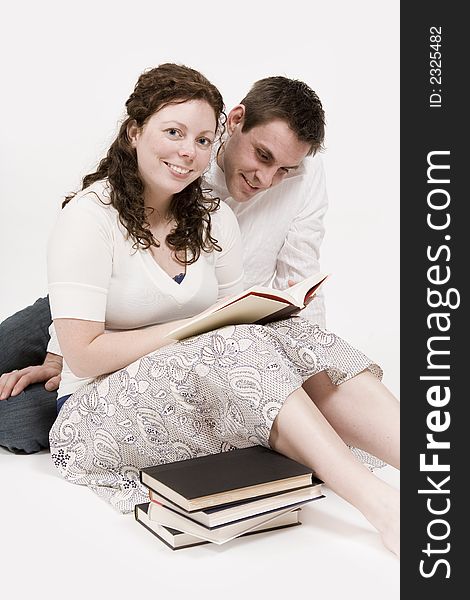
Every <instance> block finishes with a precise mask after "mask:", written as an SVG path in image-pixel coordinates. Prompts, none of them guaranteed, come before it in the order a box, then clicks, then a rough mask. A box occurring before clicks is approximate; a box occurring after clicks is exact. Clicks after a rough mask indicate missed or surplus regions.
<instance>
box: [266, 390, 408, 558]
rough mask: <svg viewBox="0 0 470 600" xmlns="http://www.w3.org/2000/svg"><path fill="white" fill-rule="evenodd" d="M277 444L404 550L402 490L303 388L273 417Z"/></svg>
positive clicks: (388, 542) (272, 441) (387, 540)
mask: <svg viewBox="0 0 470 600" xmlns="http://www.w3.org/2000/svg"><path fill="white" fill-rule="evenodd" d="M269 443H270V445H271V447H272V448H274V450H277V451H278V452H280V453H281V454H284V455H286V456H289V457H290V458H293V459H294V460H297V461H299V462H301V463H302V464H305V465H307V466H308V467H310V468H311V469H312V470H313V471H314V472H315V474H316V475H317V476H318V477H319V478H320V479H322V480H323V481H324V482H325V484H326V485H327V486H328V487H329V488H330V489H331V490H333V491H334V492H335V493H337V494H338V495H339V496H341V497H342V498H344V499H345V500H347V501H348V502H350V503H351V504H352V505H353V506H355V507H356V508H357V509H358V510H360V511H361V513H362V514H363V515H364V516H365V517H366V519H367V520H368V521H369V522H370V523H371V524H372V525H373V526H374V527H375V528H376V529H377V530H378V531H379V533H380V535H381V536H382V540H383V542H384V544H385V546H386V547H387V548H388V549H389V550H391V551H392V552H394V553H395V554H397V555H399V552H400V533H399V520H400V517H399V512H400V508H399V494H398V490H396V489H394V488H393V487H391V486H390V485H388V484H387V483H385V482H384V481H382V480H381V479H379V478H378V477H376V476H375V475H374V474H373V473H371V472H370V471H369V470H368V469H367V468H366V467H365V466H364V465H363V464H362V463H361V462H359V461H358V460H357V459H356V458H355V457H354V456H353V454H352V453H351V451H350V450H349V448H348V447H347V446H346V445H345V444H344V442H343V441H342V439H341V438H340V437H339V436H338V434H337V433H336V432H335V431H334V429H333V428H332V427H331V425H330V424H329V423H328V421H327V420H326V418H325V417H324V416H323V415H322V413H321V412H320V410H319V409H318V408H317V407H316V406H315V404H314V403H313V402H312V401H311V400H310V398H309V396H308V395H307V394H306V393H305V391H304V390H303V389H302V388H299V389H298V390H296V391H295V392H294V393H292V394H291V395H290V396H289V397H288V398H287V400H286V402H285V403H284V405H283V407H282V408H281V410H280V412H279V414H278V415H277V417H276V419H275V420H274V424H273V427H272V430H271V435H270V438H269Z"/></svg>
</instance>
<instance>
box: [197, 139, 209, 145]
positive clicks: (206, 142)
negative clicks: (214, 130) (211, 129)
mask: <svg viewBox="0 0 470 600" xmlns="http://www.w3.org/2000/svg"><path fill="white" fill-rule="evenodd" d="M198 143H199V144H200V145H201V146H210V145H211V144H212V140H210V139H209V138H206V137H202V138H199V139H198Z"/></svg>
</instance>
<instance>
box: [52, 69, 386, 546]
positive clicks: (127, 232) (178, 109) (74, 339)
mask: <svg viewBox="0 0 470 600" xmlns="http://www.w3.org/2000/svg"><path fill="white" fill-rule="evenodd" d="M126 107H127V115H128V116H127V118H126V119H125V121H124V123H123V124H122V126H121V129H120V132H119V134H118V136H117V138H116V140H115V141H114V143H113V144H112V146H111V148H110V150H109V152H108V154H107V156H106V158H104V159H103V160H102V161H101V163H100V165H99V167H98V170H97V171H96V172H95V173H92V174H90V175H87V176H86V177H85V178H84V180H83V187H82V191H81V192H79V193H78V194H76V195H74V196H72V197H69V198H68V199H67V201H66V203H64V204H65V208H64V210H63V211H62V213H61V215H60V217H59V220H58V223H57V225H56V227H55V229H54V231H53V234H52V236H51V240H50V244H49V252H48V272H49V293H50V302H51V310H52V316H53V319H54V325H55V328H56V331H57V336H58V339H59V342H60V348H61V350H62V354H63V356H64V359H65V363H66V364H65V365H64V370H63V373H62V382H61V387H60V388H59V394H58V396H59V400H58V407H59V408H60V412H59V416H58V418H57V421H56V423H55V424H54V427H53V428H52V430H51V434H50V445H51V454H52V458H53V461H54V462H55V464H56V466H57V467H58V468H59V470H60V472H61V473H62V475H64V477H66V478H67V479H68V480H69V481H72V482H74V483H78V484H83V485H87V486H88V487H90V488H92V489H94V490H95V491H96V492H98V493H99V494H100V495H101V496H103V497H104V498H105V499H107V500H108V501H109V502H110V503H111V504H113V505H114V506H115V507H116V508H117V509H118V510H121V511H123V512H126V511H129V510H132V508H133V506H134V505H135V504H136V503H137V502H141V501H143V500H144V499H145V497H146V490H145V489H143V488H142V487H141V485H140V484H139V481H138V471H139V469H140V468H142V467H144V466H148V465H151V464H156V463H160V462H169V461H174V460H181V459H184V458H189V457H192V456H197V455H203V454H208V453H215V452H220V451H224V450H228V449H230V448H232V447H245V446H250V445H253V444H263V445H270V446H271V447H273V448H274V449H276V450H278V451H279V452H282V453H284V454H286V455H288V456H290V457H292V458H294V459H296V460H299V461H300V462H303V463H304V464H307V465H309V466H310V467H311V468H312V469H314V470H315V472H316V474H317V475H318V476H319V477H320V478H321V479H323V480H324V481H325V483H326V484H327V485H328V486H329V487H330V488H331V489H333V490H334V491H336V492H337V493H339V494H340V495H342V496H343V497H344V498H346V499H347V500H348V501H350V502H351V503H352V504H354V505H355V506H356V507H357V508H358V509H359V510H361V511H362V512H363V514H364V515H365V516H366V518H368V519H369V521H370V522H371V523H372V524H373V525H374V526H375V527H377V529H378V530H379V531H380V533H381V535H382V537H383V539H384V542H385V544H386V545H387V546H388V547H389V548H390V549H391V550H393V551H394V552H396V553H398V493H397V491H396V490H394V489H393V488H391V487H390V486H388V485H387V484H385V483H384V482H382V481H381V480H379V479H377V478H376V477H375V476H374V475H373V474H371V473H370V472H369V471H368V470H367V469H366V468H365V467H364V466H363V465H362V464H361V463H360V462H359V461H357V459H355V458H354V456H353V455H352V454H351V453H350V451H349V449H348V448H347V446H346V445H345V444H344V443H343V441H342V439H341V438H340V437H339V435H338V434H337V433H336V432H335V430H334V429H333V428H332V427H331V426H330V424H329V423H328V421H327V420H326V418H325V417H324V416H323V414H322V413H321V412H320V410H319V409H318V408H317V406H316V405H315V403H314V402H312V399H314V400H315V402H316V403H318V404H322V405H323V408H322V410H324V412H325V413H327V412H328V410H329V408H328V407H329V406H330V405H332V406H333V412H334V405H335V403H337V402H341V401H343V402H351V403H353V402H354V398H355V394H356V390H357V391H361V390H364V386H369V391H370V393H371V395H372V396H373V395H374V394H375V395H376V396H379V397H380V404H383V402H384V401H385V402H391V401H392V400H391V399H390V398H388V397H387V396H386V392H384V391H383V389H382V388H381V387H380V386H381V384H380V383H379V381H378V379H377V377H376V376H375V375H379V374H380V370H379V369H378V367H376V366H375V365H373V364H372V363H371V362H370V360H369V359H367V357H365V356H364V355H363V354H362V353H360V352H359V351H357V350H355V349H354V348H351V347H350V346H349V345H348V344H347V343H346V342H344V341H343V340H341V339H340V338H338V337H337V336H335V335H334V334H331V333H327V332H325V331H323V330H321V329H320V328H318V327H317V326H314V325H312V324H310V323H308V322H306V321H304V320H303V319H300V318H294V319H287V320H284V321H280V322H277V323H274V324H271V325H269V326H260V325H241V326H235V327H227V328H224V329H221V330H217V331H214V332H210V333H207V334H204V335H201V336H198V337H195V338H192V339H189V340H185V341H183V342H178V343H174V341H173V340H171V339H169V338H168V336H167V333H168V332H169V331H171V329H173V328H174V327H175V326H176V325H177V324H178V323H179V322H182V320H184V319H185V318H188V317H190V316H193V315H194V314H197V313H199V312H201V311H203V310H205V309H206V308H208V307H209V306H210V305H212V304H213V303H214V302H215V301H216V300H217V299H218V298H220V297H222V296H228V295H231V294H233V293H236V292H238V291H240V290H241V289H242V280H243V271H242V264H241V247H240V237H239V231H238V227H237V223H236V220H235V217H234V216H233V214H232V213H231V212H230V210H229V209H228V207H227V206H225V205H224V206H218V202H217V201H215V200H210V199H207V198H206V197H204V195H203V193H202V190H201V187H200V185H201V179H200V178H201V175H202V173H203V172H204V169H205V168H206V167H207V165H208V163H209V158H210V154H211V152H210V150H211V146H212V144H213V142H214V140H215V138H216V135H217V134H218V133H219V129H220V126H221V125H220V119H221V115H222V114H223V113H222V109H223V104H222V99H221V96H220V94H219V92H218V91H217V89H216V88H215V87H214V86H213V85H212V84H210V82H208V81H207V79H205V78H204V77H203V76H202V75H201V74H200V73H198V72H196V71H194V70H192V69H188V68H187V67H183V66H177V65H171V64H165V65H161V66H160V67H158V68H156V69H152V70H151V71H148V72H147V73H144V74H143V75H141V77H140V78H139V80H138V82H137V84H136V87H135V90H134V92H133V94H132V95H131V96H130V98H129V100H128V101H127V103H126ZM108 373H112V374H111V375H107V374H108ZM373 373H374V374H375V375H374V374H373ZM353 382H354V383H353ZM339 383H341V384H342V385H341V386H339V387H337V385H336V384H339ZM302 385H304V388H302ZM337 390H341V392H338V391H337ZM353 421H354V418H353ZM338 427H339V428H340V427H341V426H340V424H339V425H338ZM359 437H360V436H359ZM358 439H359V438H358ZM359 441H360V440H359ZM391 443H392V442H391ZM365 445H367V444H365ZM363 447H364V445H363ZM371 447H372V448H375V447H374V443H372V444H371ZM364 449H365V450H369V448H364ZM379 450H380V449H379ZM392 454H393V452H387V449H386V448H385V450H384V456H382V457H381V458H385V459H390V462H391V463H392V464H393V463H394V460H395V459H394V458H393V456H392ZM377 455H378V456H380V451H379V452H377Z"/></svg>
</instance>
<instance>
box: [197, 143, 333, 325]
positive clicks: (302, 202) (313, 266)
mask: <svg viewBox="0 0 470 600" xmlns="http://www.w3.org/2000/svg"><path fill="white" fill-rule="evenodd" d="M206 181H207V183H208V185H209V186H210V187H211V188H212V190H213V194H215V195H216V196H218V197H219V198H221V199H222V200H224V201H225V202H226V203H227V204H228V205H229V206H230V208H231V209H232V211H233V212H234V213H235V215H236V217H237V220H238V224H239V226H240V231H241V235H242V241H243V264H244V269H245V285H246V287H251V286H252V285H265V286H269V285H271V286H272V287H274V288H276V289H287V288H288V287H289V285H288V280H289V279H292V280H293V281H295V282H296V283H297V282H298V281H301V280H302V279H305V278H306V277H308V276H310V275H312V274H313V273H316V272H319V271H320V270H321V269H320V246H321V243H322V241H323V236H324V233H325V229H324V224H323V217H324V215H325V213H326V211H327V208H328V198H327V193H326V184H325V173H324V169H323V162H322V160H321V157H320V156H319V155H318V154H317V155H316V156H314V157H307V158H305V159H304V161H303V162H302V164H301V165H300V167H299V168H298V169H296V170H295V171H293V172H291V173H289V174H288V175H287V177H285V179H284V181H283V182H282V183H280V184H279V185H276V186H275V187H273V188H270V189H269V190H266V191H263V192H260V193H259V194H256V196H254V197H253V198H252V199H251V200H248V201H247V202H236V201H235V200H234V199H233V198H231V197H230V196H229V192H228V190H227V186H226V185H225V176H224V173H223V172H222V170H221V169H220V167H218V166H217V164H216V162H215V160H214V161H213V163H212V167H211V170H210V171H209V173H208V174H207V175H206ZM300 314H301V316H302V317H304V318H305V319H309V320H311V321H313V322H315V323H318V324H319V325H320V326H321V327H325V326H326V315H325V303H324V296H323V291H322V290H320V291H319V293H318V296H316V297H315V299H314V300H313V301H312V302H311V303H310V304H309V306H308V307H307V308H305V309H304V310H303V311H302V312H301V313H300Z"/></svg>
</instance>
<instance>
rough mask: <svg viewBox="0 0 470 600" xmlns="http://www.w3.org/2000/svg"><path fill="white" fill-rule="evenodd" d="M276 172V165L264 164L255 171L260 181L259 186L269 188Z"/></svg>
mask: <svg viewBox="0 0 470 600" xmlns="http://www.w3.org/2000/svg"><path fill="white" fill-rule="evenodd" d="M276 173H277V167H268V166H264V167H262V168H259V169H258V170H257V171H256V178H257V180H258V181H259V183H260V187H263V188H270V187H271V186H272V184H273V181H274V177H275V176H276Z"/></svg>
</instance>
